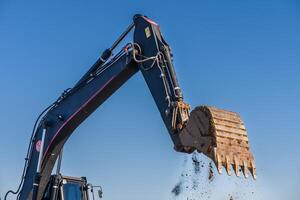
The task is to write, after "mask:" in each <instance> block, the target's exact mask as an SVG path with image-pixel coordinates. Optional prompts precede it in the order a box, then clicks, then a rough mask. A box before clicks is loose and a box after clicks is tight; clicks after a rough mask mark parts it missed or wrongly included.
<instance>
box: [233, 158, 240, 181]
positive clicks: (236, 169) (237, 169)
mask: <svg viewBox="0 0 300 200" xmlns="http://www.w3.org/2000/svg"><path fill="white" fill-rule="evenodd" d="M233 162H234V164H233V168H234V172H235V174H236V176H238V177H239V176H240V175H241V173H240V162H239V160H238V158H237V157H236V156H234V158H233Z"/></svg>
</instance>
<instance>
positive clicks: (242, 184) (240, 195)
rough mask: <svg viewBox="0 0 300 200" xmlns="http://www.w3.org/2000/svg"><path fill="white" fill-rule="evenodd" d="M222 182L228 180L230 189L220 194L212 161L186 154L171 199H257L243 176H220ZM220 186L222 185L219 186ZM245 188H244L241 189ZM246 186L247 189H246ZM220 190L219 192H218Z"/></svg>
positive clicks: (196, 155) (197, 155)
mask: <svg viewBox="0 0 300 200" xmlns="http://www.w3.org/2000/svg"><path fill="white" fill-rule="evenodd" d="M221 178H222V182H223V183H225V182H226V181H229V182H228V184H229V185H228V186H226V187H231V188H232V189H231V190H230V191H228V193H227V194H226V193H225V194H224V193H223V194H222V192H221V191H222V189H221V188H218V187H219V186H218V185H219V184H220V180H221V179H219V177H217V176H216V169H215V167H214V163H213V162H211V161H210V160H209V159H207V158H206V157H202V155H200V154H198V153H193V154H192V155H190V156H188V155H187V156H186V157H185V159H184V160H183V165H182V171H181V174H180V176H179V180H178V182H177V184H176V185H175V186H174V187H173V188H172V190H171V195H172V198H171V199H173V200H215V199H216V197H217V199H220V197H221V196H222V199H227V200H249V199H251V200H253V199H257V198H256V196H257V195H255V194H254V192H253V191H254V188H253V187H251V185H249V181H247V180H245V179H243V178H234V177H226V176H224V177H221ZM221 187H222V186H221ZM242 188H246V190H244V189H242ZM247 188H248V189H247ZM220 192H221V193H220Z"/></svg>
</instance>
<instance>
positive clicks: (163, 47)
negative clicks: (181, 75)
mask: <svg viewBox="0 0 300 200" xmlns="http://www.w3.org/2000/svg"><path fill="white" fill-rule="evenodd" d="M133 21H134V23H133V24H132V25H130V26H129V27H128V29H127V30H126V31H125V32H124V33H123V34H122V35H121V37H120V38H119V39H118V40H117V41H116V42H115V43H114V45H113V46H112V47H111V48H109V49H107V50H106V51H104V53H103V54H102V56H101V57H100V58H99V59H98V60H97V62H96V63H95V64H94V65H93V66H92V67H91V68H90V69H89V70H88V72H87V73H86V74H85V75H84V76H83V77H82V78H81V79H80V80H79V82H78V83H77V84H75V86H74V87H73V88H71V89H70V90H67V91H65V92H64V93H63V94H62V95H61V97H60V98H59V99H58V100H57V101H56V102H55V103H54V104H53V105H52V106H51V107H50V109H49V110H48V111H47V112H46V114H45V115H44V116H43V118H42V119H41V120H40V123H39V125H38V126H37V128H36V130H35V134H34V137H33V140H32V142H31V144H30V151H29V152H30V153H29V157H28V162H27V164H26V168H25V169H26V171H25V172H26V173H25V176H24V182H23V184H22V187H21V190H20V193H19V199H21V200H28V199H33V200H36V199H41V197H42V194H43V192H44V190H45V187H46V185H47V183H48V181H49V178H50V175H51V172H52V169H53V167H54V165H55V162H56V160H57V157H58V155H59V153H60V151H61V149H62V147H63V146H64V144H65V142H66V141H67V139H68V138H69V137H70V135H71V134H72V133H73V131H74V130H75V129H76V128H77V127H78V126H79V125H80V124H81V123H82V122H83V121H84V120H85V119H86V118H87V117H88V116H89V115H90V114H91V113H92V112H93V111H95V110H96V109H97V108H98V107H99V106H100V105H101V104H102V103H103V102H104V101H105V100H106V99H107V98H108V97H110V96H111V95H112V94H113V93H114V92H115V91H116V90H117V89H118V88H119V87H121V86H122V85H123V84H124V83H125V82H126V81H127V80H128V79H129V78H130V77H131V76H132V75H134V74H135V73H136V72H138V71H139V70H140V71H141V72H142V74H143V76H144V78H145V81H146V83H147V85H148V87H149V89H150V92H151V94H152V96H153V98H154V100H155V103H156V105H157V107H158V110H159V112H160V114H161V117H162V119H163V121H164V123H165V125H166V128H167V130H168V132H169V134H170V136H171V138H172V141H173V143H174V147H175V150H177V151H180V152H186V153H191V152H193V151H194V150H197V151H199V152H202V153H204V154H205V155H207V156H208V157H210V158H211V159H212V160H213V161H214V162H215V163H216V165H217V167H218V169H219V171H220V169H221V167H222V166H225V167H226V169H227V171H228V172H229V171H230V166H231V165H233V166H234V170H235V171H236V173H237V175H238V173H239V167H240V166H241V167H242V169H243V171H244V173H245V175H247V170H248V169H249V170H250V171H251V172H252V174H253V175H255V166H254V161H253V156H252V154H251V153H250V151H249V144H248V138H247V134H246V130H245V127H244V125H243V123H242V121H241V119H240V117H239V116H238V115H237V114H235V113H233V112H228V111H224V110H220V109H216V108H213V107H208V106H202V107H198V108H196V109H195V110H193V111H192V112H191V113H190V112H189V109H190V107H189V105H188V104H187V103H185V102H184V101H183V95H182V91H181V89H180V87H179V84H178V81H177V78H176V74H175V71H174V67H173V62H172V54H171V50H170V47H169V45H168V44H167V43H166V41H165V40H164V38H163V36H162V35H161V32H160V29H159V26H158V24H157V23H155V22H153V21H152V20H150V19H149V18H147V17H145V16H142V15H135V16H134V20H133ZM133 28H134V40H133V42H132V43H129V44H127V45H126V46H125V47H124V48H123V49H122V50H121V52H120V53H118V54H117V55H115V56H114V57H113V58H111V55H112V51H113V49H114V48H115V47H116V46H117V45H118V43H119V42H120V41H121V40H122V39H123V38H124V37H125V36H126V35H127V33H128V32H129V31H131V30H132V29H133Z"/></svg>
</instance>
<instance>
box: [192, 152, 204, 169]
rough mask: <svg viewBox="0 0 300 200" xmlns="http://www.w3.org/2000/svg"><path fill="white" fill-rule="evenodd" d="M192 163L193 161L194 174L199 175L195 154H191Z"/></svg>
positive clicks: (198, 164) (198, 162)
mask: <svg viewBox="0 0 300 200" xmlns="http://www.w3.org/2000/svg"><path fill="white" fill-rule="evenodd" d="M192 161H193V165H194V173H195V174H199V173H200V161H199V160H198V157H197V154H196V153H193V155H192ZM202 166H203V165H202Z"/></svg>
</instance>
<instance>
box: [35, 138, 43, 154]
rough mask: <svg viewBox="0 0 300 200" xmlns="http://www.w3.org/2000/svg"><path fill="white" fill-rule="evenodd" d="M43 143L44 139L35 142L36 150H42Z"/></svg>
mask: <svg viewBox="0 0 300 200" xmlns="http://www.w3.org/2000/svg"><path fill="white" fill-rule="evenodd" d="M41 145H42V141H41V140H39V141H37V142H36V143H35V150H36V151H37V152H40V150H41Z"/></svg>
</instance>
